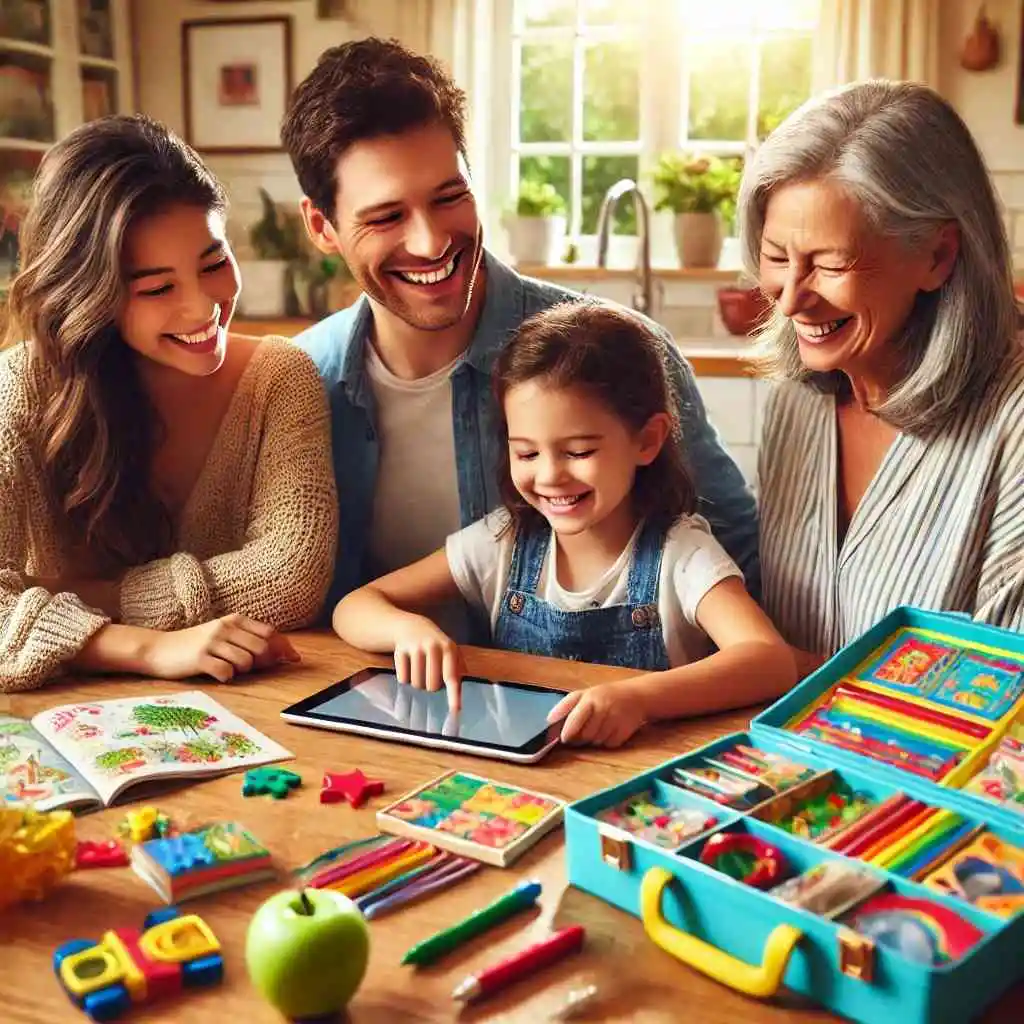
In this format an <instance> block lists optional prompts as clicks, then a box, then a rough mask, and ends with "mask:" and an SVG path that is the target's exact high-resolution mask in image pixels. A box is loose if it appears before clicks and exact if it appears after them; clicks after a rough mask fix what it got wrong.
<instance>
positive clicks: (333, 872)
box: [309, 839, 414, 889]
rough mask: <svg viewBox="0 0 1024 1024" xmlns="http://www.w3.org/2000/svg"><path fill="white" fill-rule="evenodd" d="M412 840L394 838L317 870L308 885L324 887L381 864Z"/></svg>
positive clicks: (406, 847)
mask: <svg viewBox="0 0 1024 1024" xmlns="http://www.w3.org/2000/svg"><path fill="white" fill-rule="evenodd" d="M413 842H414V840H412V839H396V840H394V841H393V842H390V843H387V844H385V845H384V846H381V847H379V848H378V849H375V850H371V851H370V852H369V853H364V854H361V855H360V856H358V857H353V858H352V859H351V860H347V861H345V862H344V863H342V864H337V865H335V866H334V867H333V868H327V869H325V870H324V871H318V872H317V873H316V874H315V875H314V876H313V877H312V878H311V879H310V880H309V885H310V886H311V887H312V888H313V889H326V888H327V887H328V886H329V885H332V884H333V883H334V882H337V881H340V880H341V879H343V878H348V877H349V876H350V875H355V874H358V873H359V872H360V871H363V870H364V869H366V868H369V867H372V866H373V865H375V864H383V863H384V862H385V861H389V860H392V859H394V858H395V857H399V856H401V855H402V854H403V853H405V852H406V851H407V850H408V849H410V848H411V847H412V845H413Z"/></svg>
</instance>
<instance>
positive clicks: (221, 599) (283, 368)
mask: <svg viewBox="0 0 1024 1024" xmlns="http://www.w3.org/2000/svg"><path fill="white" fill-rule="evenodd" d="M265 344H266V342H265ZM280 348H281V355H280V357H279V358H275V359H273V361H272V366H271V369H270V371H269V372H270V373H271V375H272V376H271V379H270V380H268V381H267V382H266V385H265V391H264V393H265V401H266V409H265V412H264V415H263V418H262V424H261V429H259V430H256V429H254V430H253V434H252V438H251V443H252V444H255V445H257V446H258V449H259V450H258V457H257V464H256V471H255V477H254V480H253V488H252V498H251V503H250V507H249V510H248V515H247V520H246V528H245V537H244V541H243V543H242V545H241V547H239V548H238V549H237V550H234V551H229V552H226V553H224V554H218V555H216V556H214V557H212V558H208V559H206V560H201V559H199V558H196V557H195V556H193V555H191V554H188V553H187V552H179V553H178V554H175V555H172V556H171V557H169V558H163V559H159V560H157V561H155V562H150V563H148V564H147V565H143V566H139V567H137V568H134V569H130V570H129V571H128V572H127V573H126V574H125V577H124V579H123V580H122V584H121V621H122V622H125V623H129V624H132V625H138V626H148V627H150V628H153V629H163V630H170V629H180V628H183V627H186V626H193V625H196V624H198V623H200V622H206V621H208V620H210V619H212V618H215V617H217V616H220V615H226V614H228V613H230V612H241V613H242V614H244V615H248V616H249V617H251V618H254V619H258V620H260V621H262V622H267V623H270V624H271V625H273V626H276V627H277V628H278V629H295V628H298V627H300V626H303V625H307V624H308V623H310V622H312V621H313V619H314V618H315V617H316V616H317V614H318V612H319V611H320V606H321V604H322V603H323V600H324V598H325V596H326V593H327V587H328V585H329V584H330V579H331V572H332V570H333V567H334V553H335V548H336V545H337V533H338V503H337V494H336V491H335V482H334V469H333V463H332V459H331V434H330V413H329V409H328V404H327V396H326V393H325V391H324V387H323V384H322V383H321V381H320V377H319V374H318V373H317V370H316V367H315V366H314V364H313V362H312V360H311V359H310V358H309V356H307V355H306V354H305V353H304V352H302V351H301V350H300V349H298V348H296V347H295V346H292V345H290V344H289V345H283V344H282V345H281V346H280ZM269 362H271V361H269V360H268V363H269ZM255 426H256V425H255V424H254V428H255Z"/></svg>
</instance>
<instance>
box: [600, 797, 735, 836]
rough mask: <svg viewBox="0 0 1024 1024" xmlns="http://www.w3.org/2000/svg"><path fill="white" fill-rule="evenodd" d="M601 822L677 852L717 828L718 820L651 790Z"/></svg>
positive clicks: (619, 805)
mask: <svg viewBox="0 0 1024 1024" xmlns="http://www.w3.org/2000/svg"><path fill="white" fill-rule="evenodd" d="M597 820H598V821H603V822H604V823H605V824H606V825H611V826H613V827H614V828H618V829H622V831H623V832H628V833H629V834H630V835H631V836H635V837H636V838H637V839H646V840H647V841H648V842H649V843H654V845H655V846H660V847H662V848H663V849H666V850H674V849H676V848H677V847H679V846H681V845H682V844H683V843H684V842H685V841H686V840H687V839H691V838H693V836H696V835H700V833H701V832H706V831H707V830H708V829H709V828H713V827H714V826H715V825H716V824H717V823H718V819H717V818H715V817H714V815H710V814H708V813H707V811H702V810H701V809H700V808H698V807H680V806H678V805H676V804H672V803H670V802H669V801H667V800H665V799H663V798H659V797H658V796H657V795H656V794H654V793H652V792H651V791H650V790H644V791H643V792H642V793H635V794H634V795H633V796H630V797H627V798H626V799H625V800H622V801H621V802H620V803H617V804H615V805H614V806H613V807H607V808H605V810H603V811H599V812H598V814H597Z"/></svg>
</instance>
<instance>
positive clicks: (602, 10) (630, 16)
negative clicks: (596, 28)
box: [583, 0, 659, 25]
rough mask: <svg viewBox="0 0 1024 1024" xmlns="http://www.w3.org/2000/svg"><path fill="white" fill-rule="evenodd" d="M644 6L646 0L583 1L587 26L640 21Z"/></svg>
mask: <svg viewBox="0 0 1024 1024" xmlns="http://www.w3.org/2000/svg"><path fill="white" fill-rule="evenodd" d="M655 2H659V0H655ZM643 5H644V0H583V20H584V22H585V23H586V24H587V25H620V24H622V23H623V22H629V23H633V22H637V21H639V20H640V14H641V13H642V9H643Z"/></svg>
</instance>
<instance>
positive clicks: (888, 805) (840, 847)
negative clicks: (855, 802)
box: [821, 793, 909, 853]
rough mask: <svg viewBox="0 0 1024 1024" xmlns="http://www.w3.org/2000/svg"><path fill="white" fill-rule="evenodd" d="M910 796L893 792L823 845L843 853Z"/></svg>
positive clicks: (830, 837)
mask: <svg viewBox="0 0 1024 1024" xmlns="http://www.w3.org/2000/svg"><path fill="white" fill-rule="evenodd" d="M908 799H909V798H908V797H907V795H906V794H905V793H893V794H892V796H890V797H888V798H887V799H885V800H883V801H882V802H881V803H880V804H879V805H878V806H877V807H875V808H874V809H873V810H870V811H868V813H867V814H864V815H862V816H861V817H859V818H857V820H856V821H851V822H850V824H849V825H847V826H846V828H844V829H842V830H841V831H838V832H835V833H834V834H833V835H831V836H829V837H828V839H827V840H826V841H825V842H823V843H822V844H821V845H822V846H824V847H825V848H826V849H828V850H835V851H836V852H837V853H842V852H844V850H845V849H846V847H847V846H849V845H850V844H851V843H852V842H853V841H854V840H855V839H857V838H859V837H860V836H862V835H864V833H865V832H867V831H868V829H871V828H874V827H875V825H877V824H878V823H879V822H880V821H882V820H884V819H886V818H888V817H889V815H891V814H894V813H895V812H896V811H897V810H898V809H899V808H900V807H902V806H903V804H905V803H906V802H907V800H908Z"/></svg>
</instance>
